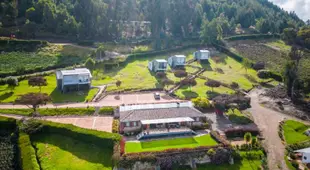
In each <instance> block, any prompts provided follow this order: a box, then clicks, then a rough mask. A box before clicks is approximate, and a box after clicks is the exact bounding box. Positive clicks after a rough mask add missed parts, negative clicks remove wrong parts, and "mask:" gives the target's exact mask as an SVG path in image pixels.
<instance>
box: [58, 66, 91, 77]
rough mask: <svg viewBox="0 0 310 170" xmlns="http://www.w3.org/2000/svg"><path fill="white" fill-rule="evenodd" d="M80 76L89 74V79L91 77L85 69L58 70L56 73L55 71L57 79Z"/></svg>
mask: <svg viewBox="0 0 310 170" xmlns="http://www.w3.org/2000/svg"><path fill="white" fill-rule="evenodd" d="M80 74H89V75H90V77H92V75H91V73H90V71H89V70H88V69H87V68H75V69H73V70H58V71H56V77H57V79H62V78H63V76H68V75H80Z"/></svg>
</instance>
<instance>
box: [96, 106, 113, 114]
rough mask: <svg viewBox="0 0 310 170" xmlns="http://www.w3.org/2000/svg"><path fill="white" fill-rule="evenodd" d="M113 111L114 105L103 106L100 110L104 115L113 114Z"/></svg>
mask: <svg viewBox="0 0 310 170" xmlns="http://www.w3.org/2000/svg"><path fill="white" fill-rule="evenodd" d="M113 113H114V108H113V107H102V108H100V110H99V114H103V115H112V114H113Z"/></svg>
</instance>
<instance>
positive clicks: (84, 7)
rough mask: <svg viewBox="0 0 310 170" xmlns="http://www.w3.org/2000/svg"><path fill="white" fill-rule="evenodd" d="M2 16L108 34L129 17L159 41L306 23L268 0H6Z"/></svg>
mask: <svg viewBox="0 0 310 170" xmlns="http://www.w3.org/2000/svg"><path fill="white" fill-rule="evenodd" d="M0 21H1V22H2V27H11V26H16V25H17V26H20V25H23V29H25V30H24V32H25V33H27V35H29V36H33V33H34V32H35V30H36V29H37V28H40V29H41V30H44V31H46V32H51V33H55V34H59V35H69V36H74V37H76V38H84V39H85V38H89V39H95V38H100V39H104V40H114V39H117V38H121V37H122V34H121V33H122V29H123V28H124V27H126V26H125V25H124V23H126V21H149V22H150V32H151V36H152V38H154V39H155V41H156V42H157V43H156V44H157V45H160V43H161V42H162V41H163V39H165V38H166V37H181V38H185V37H193V36H198V35H199V32H200V31H201V34H202V37H203V38H204V39H205V40H207V41H210V40H214V39H221V38H222V37H223V36H225V35H227V34H230V33H231V32H233V31H234V29H235V28H236V26H239V27H243V28H249V27H250V26H255V25H256V27H257V28H258V29H259V31H261V32H262V33H267V32H282V30H283V29H284V28H288V27H291V28H297V27H298V26H301V25H303V24H304V22H303V21H301V20H300V19H299V18H298V17H297V16H296V14H295V13H287V12H284V11H283V10H282V9H280V8H279V7H277V6H275V5H273V4H272V3H270V2H268V0H229V1H228V0H224V1H217V0H166V1H164V0H127V1H124V0H87V1H86V0H4V2H3V3H1V5H0ZM38 26H39V27H38ZM29 32H30V33H29ZM139 32H141V30H139V29H136V33H139ZM214 32H215V34H210V33H214ZM209 35H210V37H209Z"/></svg>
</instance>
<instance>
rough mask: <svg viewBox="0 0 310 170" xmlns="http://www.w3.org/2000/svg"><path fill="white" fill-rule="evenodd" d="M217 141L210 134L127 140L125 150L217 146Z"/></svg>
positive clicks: (129, 151) (161, 149) (160, 149)
mask: <svg viewBox="0 0 310 170" xmlns="http://www.w3.org/2000/svg"><path fill="white" fill-rule="evenodd" d="M215 145H217V142H216V141H215V140H214V139H213V138H212V137H211V136H210V134H207V135H202V136H198V137H188V138H175V139H164V140H153V141H148V142H126V144H125V152H126V153H133V152H149V151H163V150H166V149H176V148H195V147H199V146H215Z"/></svg>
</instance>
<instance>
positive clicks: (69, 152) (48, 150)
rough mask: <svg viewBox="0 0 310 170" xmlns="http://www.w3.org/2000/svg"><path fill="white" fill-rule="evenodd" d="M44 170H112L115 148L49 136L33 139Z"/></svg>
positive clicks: (54, 135) (64, 137)
mask: <svg viewBox="0 0 310 170" xmlns="http://www.w3.org/2000/svg"><path fill="white" fill-rule="evenodd" d="M32 141H33V144H34V146H35V147H36V148H37V156H38V159H39V162H40V165H41V168H42V170H85V169H102V170H109V169H112V168H113V166H112V159H111V157H112V154H113V148H105V146H104V145H101V146H98V145H95V144H90V143H84V142H81V141H79V140H75V139H72V138H70V137H66V136H61V135H56V134H49V135H36V136H34V137H33V139H32Z"/></svg>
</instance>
